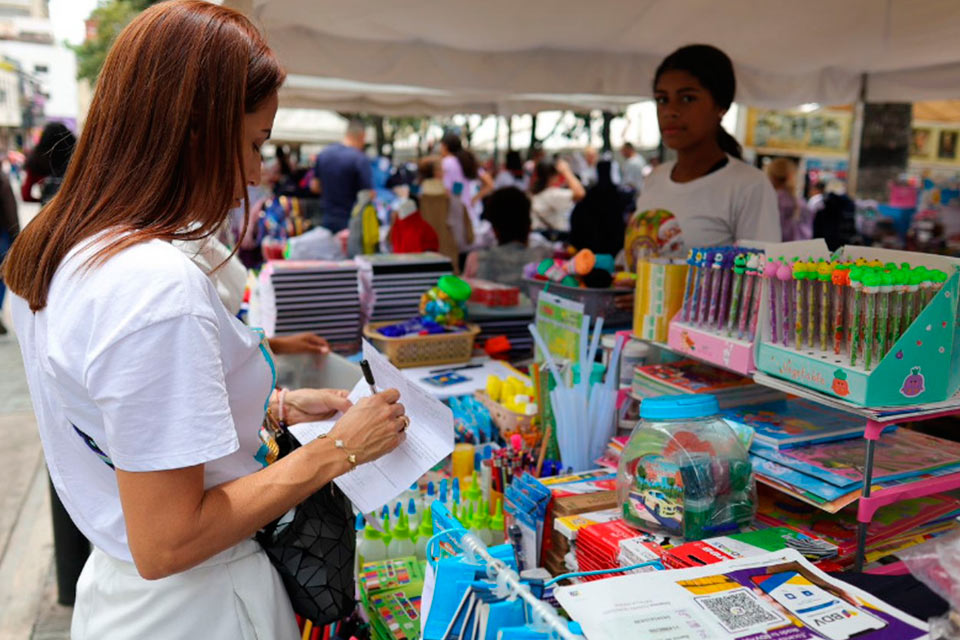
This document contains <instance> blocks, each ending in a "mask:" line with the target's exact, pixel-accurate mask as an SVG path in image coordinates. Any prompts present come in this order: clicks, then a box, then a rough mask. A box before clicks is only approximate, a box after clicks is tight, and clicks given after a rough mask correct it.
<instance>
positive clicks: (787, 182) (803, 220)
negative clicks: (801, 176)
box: [767, 158, 813, 242]
mask: <svg viewBox="0 0 960 640" xmlns="http://www.w3.org/2000/svg"><path fill="white" fill-rule="evenodd" d="M767 177H768V178H770V184H772V185H773V189H774V191H776V192H777V208H778V209H779V210H780V231H781V233H782V234H783V241H784V242H791V241H793V240H809V239H810V238H812V237H813V212H811V210H810V209H809V208H808V207H807V203H806V202H804V201H803V198H799V197H797V184H796V178H797V165H796V164H795V163H794V162H793V160H791V159H790V158H774V159H773V160H771V161H770V164H768V165H767Z"/></svg>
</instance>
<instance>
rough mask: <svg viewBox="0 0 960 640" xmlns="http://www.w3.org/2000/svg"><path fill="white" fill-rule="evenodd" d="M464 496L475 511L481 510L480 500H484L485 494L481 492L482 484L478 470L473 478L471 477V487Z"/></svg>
mask: <svg viewBox="0 0 960 640" xmlns="http://www.w3.org/2000/svg"><path fill="white" fill-rule="evenodd" d="M464 494H465V496H466V498H467V502H469V503H470V505H471V506H472V507H473V508H474V509H479V508H480V500H481V499H482V498H483V492H482V491H481V490H480V482H479V480H478V478H477V472H476V470H474V472H473V476H471V482H470V486H469V487H467V490H466V491H465V492H464Z"/></svg>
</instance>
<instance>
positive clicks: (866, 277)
mask: <svg viewBox="0 0 960 640" xmlns="http://www.w3.org/2000/svg"><path fill="white" fill-rule="evenodd" d="M879 293H880V274H878V273H877V272H876V271H873V270H868V271H866V272H865V273H864V274H863V295H864V298H865V299H866V312H865V313H864V318H863V319H864V321H865V323H866V324H865V326H864V329H863V366H864V368H865V369H866V370H867V371H869V370H870V365H871V363H872V361H873V347H874V343H875V338H876V330H875V329H874V319H875V318H876V317H877V316H876V310H877V307H876V305H877V297H878V295H879Z"/></svg>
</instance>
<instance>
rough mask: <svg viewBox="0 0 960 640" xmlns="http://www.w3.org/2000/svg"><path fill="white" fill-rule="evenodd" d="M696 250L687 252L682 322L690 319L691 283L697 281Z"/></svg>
mask: <svg viewBox="0 0 960 640" xmlns="http://www.w3.org/2000/svg"><path fill="white" fill-rule="evenodd" d="M696 251H697V250H696V249H690V251H688V252H687V282H686V284H685V285H684V286H683V315H682V316H681V317H682V318H683V321H684V322H687V321H688V320H689V319H690V304H691V300H692V298H693V282H694V280H696V279H697V259H696Z"/></svg>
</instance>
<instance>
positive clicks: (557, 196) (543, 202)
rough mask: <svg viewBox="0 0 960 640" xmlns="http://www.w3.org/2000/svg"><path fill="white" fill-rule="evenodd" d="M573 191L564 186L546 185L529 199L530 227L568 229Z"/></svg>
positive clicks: (536, 228)
mask: <svg viewBox="0 0 960 640" xmlns="http://www.w3.org/2000/svg"><path fill="white" fill-rule="evenodd" d="M571 211H573V191H571V190H570V189H567V188H566V187H547V188H546V189H544V190H543V191H541V192H540V193H537V194H534V196H533V197H532V198H531V199H530V218H531V220H530V228H531V229H533V230H535V231H538V230H542V229H555V230H556V231H570V212H571Z"/></svg>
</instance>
